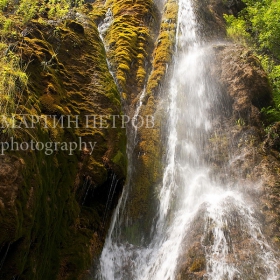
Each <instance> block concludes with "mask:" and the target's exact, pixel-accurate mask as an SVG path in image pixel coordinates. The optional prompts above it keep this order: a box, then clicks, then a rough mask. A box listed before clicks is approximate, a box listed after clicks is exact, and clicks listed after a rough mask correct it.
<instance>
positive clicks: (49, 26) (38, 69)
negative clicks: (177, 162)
mask: <svg viewBox="0 0 280 280" xmlns="http://www.w3.org/2000/svg"><path fill="white" fill-rule="evenodd" d="M26 29H28V30H29V32H27V33H26V35H25V37H23V38H22V41H21V42H20V43H19V44H18V45H17V48H15V49H14V51H15V52H17V53H20V54H21V57H22V61H23V63H26V65H27V70H26V72H27V74H28V76H29V83H28V87H27V89H26V91H25V92H24V94H23V97H22V99H21V100H20V104H19V108H20V112H21V113H22V114H31V115H36V116H42V115H52V118H54V119H56V121H58V120H59V119H60V118H61V117H63V116H67V115H70V116H72V118H73V119H75V116H76V115H78V116H79V118H78V119H79V124H78V128H76V127H75V125H74V124H73V123H72V125H70V126H68V125H67V117H65V118H64V122H61V123H59V125H58V126H57V127H54V125H53V122H52V121H53V119H50V120H48V122H47V123H46V124H47V125H44V124H43V123H41V124H37V125H36V126H35V128H33V129H29V130H28V129H26V130H25V129H22V130H16V131H15V140H17V141H19V142H23V141H30V140H31V139H33V138H34V139H36V141H38V142H43V143H46V142H49V141H59V142H62V141H66V142H71V141H78V139H79V137H81V138H82V140H83V142H96V146H95V148H94V150H93V153H92V155H90V153H89V152H88V150H85V149H84V150H82V151H77V152H74V154H73V155H69V152H67V151H65V152H63V151H55V152H53V153H52V154H51V155H46V154H45V153H44V151H41V152H39V151H32V150H30V149H29V150H28V151H18V152H11V151H10V152H9V153H8V154H7V155H5V156H3V157H2V158H1V174H0V177H2V185H1V187H0V197H1V199H0V201H1V202H0V208H1V216H0V227H1V234H0V248H1V251H0V259H1V269H0V278H1V279H12V278H13V277H14V278H20V279H29V280H31V279H41V278H42V275H43V277H44V279H54V278H55V279H82V277H84V276H85V274H86V270H87V269H89V267H90V265H91V263H92V261H93V260H94V258H96V257H97V256H98V254H99V253H100V251H101V249H102V244H103V242H104V238H105V234H106V228H108V226H109V220H110V216H111V213H112V210H113V207H114V206H115V202H116V199H117V196H118V194H119V192H120V191H121V188H122V185H123V181H124V179H125V176H126V164H127V163H126V151H125V146H126V136H125V130H124V129H122V128H121V123H120V122H119V120H116V124H115V127H116V128H112V126H109V127H108V128H102V126H101V125H100V121H99V122H97V123H96V125H94V121H93V119H91V118H89V121H87V116H89V115H91V116H92V115H104V116H105V115H121V114H122V110H121V101H120V94H119V92H118V89H117V86H116V85H115V83H114V80H113V78H112V76H111V74H110V72H109V69H108V66H107V62H106V56H105V51H104V47H103V44H102V42H101V40H100V38H99V33H98V30H97V26H96V24H95V23H94V22H93V21H92V20H91V19H90V18H83V22H81V21H80V20H78V19H76V20H75V19H71V20H66V21H61V22H59V23H58V22H52V23H46V22H44V23H41V21H40V20H39V21H32V22H30V23H28V25H27V26H26ZM73 119H72V120H73ZM8 141H9V139H8ZM112 174H114V177H116V178H117V180H115V181H116V182H117V183H115V184H116V191H115V196H114V197H113V198H111V200H112V203H110V204H109V208H108V209H106V210H105V206H106V204H107V200H108V194H109V192H110V187H111V184H112V180H113V179H112V178H113V175H112ZM105 212H106V216H105V214H104V213H105Z"/></svg>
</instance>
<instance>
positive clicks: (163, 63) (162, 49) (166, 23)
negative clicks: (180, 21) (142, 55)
mask: <svg viewBox="0 0 280 280" xmlns="http://www.w3.org/2000/svg"><path fill="white" fill-rule="evenodd" d="M177 13H178V4H177V3H176V1H175V0H168V1H167V3H166V4H165V7H164V14H163V18H162V23H161V28H160V33H159V36H158V39H157V44H156V48H155V51H154V54H153V70H152V73H151V75H150V76H149V80H148V86H147V94H148V95H151V94H153V93H154V92H155V90H156V89H157V87H158V86H159V83H160V81H162V79H163V78H164V76H165V73H166V69H167V65H168V63H170V61H171V58H172V53H173V49H174V46H175V37H176V26H177V25H176V20H177Z"/></svg>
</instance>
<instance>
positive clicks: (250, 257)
mask: <svg viewBox="0 0 280 280" xmlns="http://www.w3.org/2000/svg"><path fill="white" fill-rule="evenodd" d="M197 28H198V23H197V22H196V17H195V12H194V8H193V6H192V1H191V0H180V1H179V14H178V28H177V44H176V46H177V48H176V49H177V51H176V55H175V65H174V71H173V76H172V78H171V80H170V83H169V88H168V90H166V93H165V95H164V96H163V98H165V99H166V103H167V104H168V105H167V108H166V115H167V116H168V122H167V125H166V133H167V141H166V146H167V154H166V162H165V168H164V172H163V178H162V182H161V184H160V185H159V186H158V188H157V194H158V213H157V215H156V217H155V219H154V221H155V227H154V229H153V231H152V229H151V231H152V232H153V237H152V239H151V241H150V242H149V244H148V245H146V246H141V245H137V246H136V245H133V244H130V243H129V242H128V241H125V240H123V239H122V238H121V235H122V234H121V233H122V230H123V227H124V226H125V223H122V222H120V221H123V220H125V219H129V217H125V210H124V208H125V203H126V199H127V197H128V189H129V188H128V187H127V186H126V188H125V189H124V191H123V194H122V197H121V199H120V202H119V204H118V206H117V209H116V211H115V214H114V216H113V220H112V223H111V227H110V231H109V234H108V236H107V239H106V243H105V246H104V249H103V252H102V255H101V258H100V271H99V275H98V276H97V279H104V280H126V279H132V280H172V279H176V278H177V276H178V273H179V271H178V269H179V266H180V261H181V259H182V258H184V255H186V253H187V252H185V251H184V250H187V248H188V246H190V245H191V244H189V243H190V241H188V240H190V238H191V236H192V228H193V226H194V223H195V222H197V221H201V222H202V228H203V230H202V232H201V236H200V237H199V241H200V242H201V244H202V247H203V248H204V256H205V259H206V264H205V274H204V277H205V279H208V280H236V279H245V278H246V279H266V280H277V279H279V278H280V276H279V271H278V268H277V265H278V261H277V259H276V257H275V255H274V252H273V250H272V248H271V247H270V246H269V244H268V242H267V241H266V239H265V236H264V235H263V233H262V230H261V224H260V222H259V220H258V217H257V214H256V213H255V210H254V205H253V203H252V202H250V201H248V200H247V199H245V194H243V193H242V192H240V191H239V190H240V189H242V187H240V186H238V185H237V186H235V185H236V184H238V183H235V182H232V181H228V182H224V183H223V184H222V185H221V183H219V180H216V177H215V176H213V172H212V168H211V165H210V164H209V163H208V162H207V161H206V160H205V157H204V156H203V153H204V152H205V149H206V146H205V143H206V142H207V140H208V139H209V136H210V133H211V132H213V129H214V127H213V118H214V115H215V113H216V112H215V110H214V108H216V107H215V106H216V105H217V104H218V103H219V87H218V86H217V85H216V84H215V82H214V81H213V79H212V77H211V75H210V74H209V73H210V72H211V71H210V69H211V64H212V63H213V55H212V48H211V45H209V44H206V43H204V42H203V41H202V40H200V38H199V37H198V35H197V34H198V32H197ZM139 106H141V101H140V102H139ZM138 108H139V107H138ZM138 113H139V109H137V110H136V114H138ZM135 133H136V132H135ZM132 138H133V139H135V135H134V137H132ZM131 144H132V145H134V144H135V141H131ZM130 160H132V159H131V158H130ZM131 163H132V162H130V164H131ZM229 166H230V164H229ZM129 176H130V173H129V174H128V177H129ZM130 180H131V178H130V177H129V179H128V182H127V184H128V185H129V183H130ZM235 235H238V236H239V237H240V239H239V240H241V241H240V242H241V243H242V242H244V244H242V246H244V248H243V249H242V248H241V247H238V246H239V244H237V243H238V242H236V240H235ZM188 242H189V243H188ZM246 246H247V247H246ZM184 248H185V249H184ZM240 248H241V249H240ZM242 258H243V261H241V262H240V259H242Z"/></svg>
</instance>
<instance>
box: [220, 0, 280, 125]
mask: <svg viewBox="0 0 280 280" xmlns="http://www.w3.org/2000/svg"><path fill="white" fill-rule="evenodd" d="M243 2H244V3H245V4H246V8H245V9H243V10H242V11H241V12H240V13H239V15H238V17H234V16H233V15H225V16H224V17H225V20H226V22H227V34H228V36H229V37H230V38H232V39H234V40H235V41H238V42H240V43H243V44H246V45H249V46H250V47H252V48H253V49H254V50H255V51H256V53H257V55H258V57H259V59H260V61H261V63H262V66H263V68H264V69H265V70H266V72H267V73H268V77H269V79H270V82H271V85H272V88H273V99H274V103H275V106H273V107H268V108H263V110H262V113H263V115H264V117H265V119H266V121H268V122H269V123H271V122H274V121H279V120H280V65H279V64H280V21H279V18H280V1H275V0H243Z"/></svg>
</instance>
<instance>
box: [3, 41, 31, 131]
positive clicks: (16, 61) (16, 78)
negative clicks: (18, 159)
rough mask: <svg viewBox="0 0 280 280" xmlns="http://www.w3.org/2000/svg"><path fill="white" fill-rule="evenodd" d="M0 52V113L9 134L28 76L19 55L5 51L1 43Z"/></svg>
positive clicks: (6, 47)
mask: <svg viewBox="0 0 280 280" xmlns="http://www.w3.org/2000/svg"><path fill="white" fill-rule="evenodd" d="M1 48H2V49H1V53H0V113H1V115H4V116H5V118H6V119H5V121H6V123H7V125H6V127H5V130H4V131H3V132H4V133H7V134H8V135H10V136H11V134H12V133H14V131H15V130H14V129H9V127H10V124H11V122H12V118H13V115H14V114H15V113H18V112H17V111H18V105H19V103H20V101H21V98H22V93H23V91H24V89H25V87H26V86H27V81H28V77H27V74H26V73H25V68H24V67H23V66H22V63H21V60H20V58H19V56H17V55H15V54H14V53H13V52H11V51H7V49H8V46H7V45H6V44H4V43H2V44H1Z"/></svg>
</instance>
